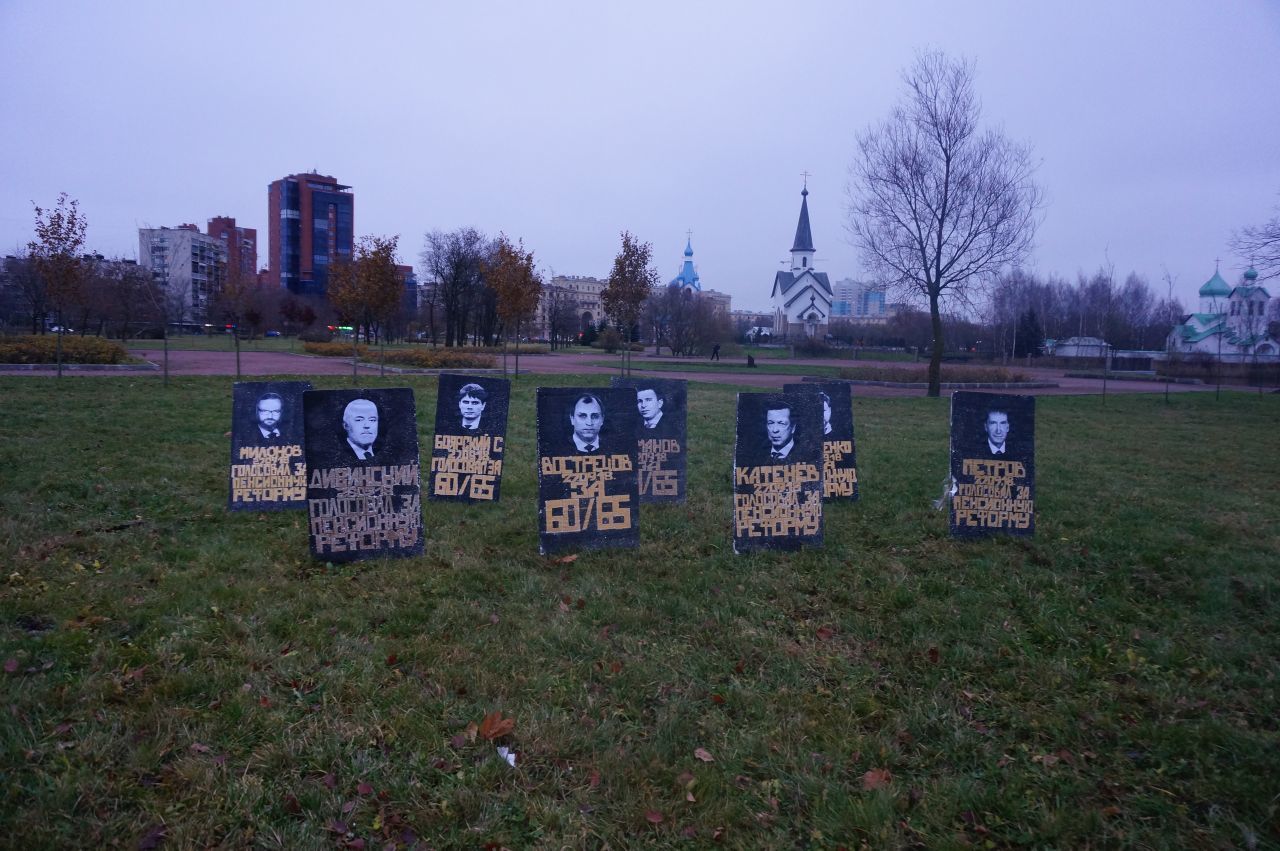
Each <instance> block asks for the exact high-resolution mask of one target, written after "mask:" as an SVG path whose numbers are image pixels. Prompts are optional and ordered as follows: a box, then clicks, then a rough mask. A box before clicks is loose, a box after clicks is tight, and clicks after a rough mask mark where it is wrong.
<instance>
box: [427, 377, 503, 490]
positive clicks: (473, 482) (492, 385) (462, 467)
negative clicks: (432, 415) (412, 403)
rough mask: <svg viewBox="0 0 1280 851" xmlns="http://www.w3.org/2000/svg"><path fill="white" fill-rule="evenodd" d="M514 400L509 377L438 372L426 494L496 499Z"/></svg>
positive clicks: (500, 483) (499, 486)
mask: <svg viewBox="0 0 1280 851" xmlns="http://www.w3.org/2000/svg"><path fill="white" fill-rule="evenodd" d="M510 400H511V382H510V381H507V380H506V379H505V378H490V377H488V376H474V375H454V374H453V373H447V372H446V373H442V374H441V375H440V384H439V392H438V394H437V396H436V431H435V436H434V437H433V439H432V443H431V475H430V476H429V478H428V480H427V481H428V484H427V499H430V500H439V501H445V502H497V501H498V498H499V496H500V494H501V485H502V459H503V455H504V454H505V452H506V442H507V409H508V407H509V406H510Z"/></svg>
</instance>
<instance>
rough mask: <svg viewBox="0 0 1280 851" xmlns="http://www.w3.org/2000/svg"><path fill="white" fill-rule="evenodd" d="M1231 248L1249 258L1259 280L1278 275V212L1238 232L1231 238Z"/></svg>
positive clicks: (1279, 235)
mask: <svg viewBox="0 0 1280 851" xmlns="http://www.w3.org/2000/svg"><path fill="white" fill-rule="evenodd" d="M1277 210H1280V208H1277ZM1231 249H1232V250H1233V251H1235V252H1236V253H1237V254H1239V255H1240V256H1241V257H1244V258H1247V259H1248V260H1249V262H1250V263H1251V264H1252V265H1253V268H1254V269H1256V270H1257V272H1258V280H1259V281H1265V280H1267V279H1269V278H1275V277H1280V214H1278V215H1275V216H1272V217H1271V220H1270V221H1268V222H1267V223H1266V224H1262V225H1258V226H1257V227H1248V228H1244V229H1243V230H1241V231H1240V232H1238V233H1237V234H1236V235H1235V236H1234V237H1232V239H1231Z"/></svg>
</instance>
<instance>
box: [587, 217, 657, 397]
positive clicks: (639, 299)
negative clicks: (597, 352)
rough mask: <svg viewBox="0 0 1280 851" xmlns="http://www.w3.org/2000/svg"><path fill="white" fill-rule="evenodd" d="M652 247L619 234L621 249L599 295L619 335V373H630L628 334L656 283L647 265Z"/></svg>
mask: <svg viewBox="0 0 1280 851" xmlns="http://www.w3.org/2000/svg"><path fill="white" fill-rule="evenodd" d="M652 257H653V245H652V244H651V243H648V242H640V241H639V240H638V239H636V238H635V237H634V236H632V235H631V233H630V232H629V231H623V232H622V248H621V249H620V250H619V251H618V255H617V256H616V257H614V258H613V269H612V270H611V271H610V272H609V283H608V284H607V285H606V286H605V288H604V290H603V292H601V293H600V301H601V303H602V304H603V306H604V312H605V314H606V315H607V316H608V317H609V320H610V321H611V322H613V324H614V326H615V327H616V328H618V329H619V330H620V331H621V332H622V336H623V342H624V345H623V346H622V372H623V374H624V375H629V374H630V372H631V333H632V329H634V328H635V325H636V322H637V321H639V319H640V308H641V306H642V305H643V304H644V301H645V299H647V298H648V297H649V294H650V293H651V292H652V291H653V288H654V287H655V286H657V284H658V272H657V270H656V269H653V268H651V267H650V266H649V263H650V260H651V259H652Z"/></svg>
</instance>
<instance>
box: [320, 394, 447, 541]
mask: <svg viewBox="0 0 1280 851" xmlns="http://www.w3.org/2000/svg"><path fill="white" fill-rule="evenodd" d="M302 408H303V416H304V419H305V421H306V438H307V455H306V457H307V518H308V522H309V526H308V529H309V535H310V540H311V554H312V555H313V556H314V557H315V558H318V559H322V560H324V561H333V562H345V561H356V560H358V559H366V558H376V557H378V556H412V555H418V554H419V553H421V552H422V548H423V528H422V492H421V487H420V484H419V468H418V426H417V415H416V411H415V408H414V401H413V391H412V390H410V389H408V388H393V389H378V390H358V389H357V390H309V391H307V392H306V393H304V394H302Z"/></svg>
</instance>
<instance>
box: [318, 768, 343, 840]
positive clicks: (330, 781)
mask: <svg viewBox="0 0 1280 851" xmlns="http://www.w3.org/2000/svg"><path fill="white" fill-rule="evenodd" d="M320 782H321V783H323V784H324V787H325V788H326V789H332V788H333V787H335V786H337V785H338V778H336V777H334V776H333V774H326V775H325V776H324V777H322V778H321V779H320ZM342 832H343V833H346V831H345V830H343V831H342Z"/></svg>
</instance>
